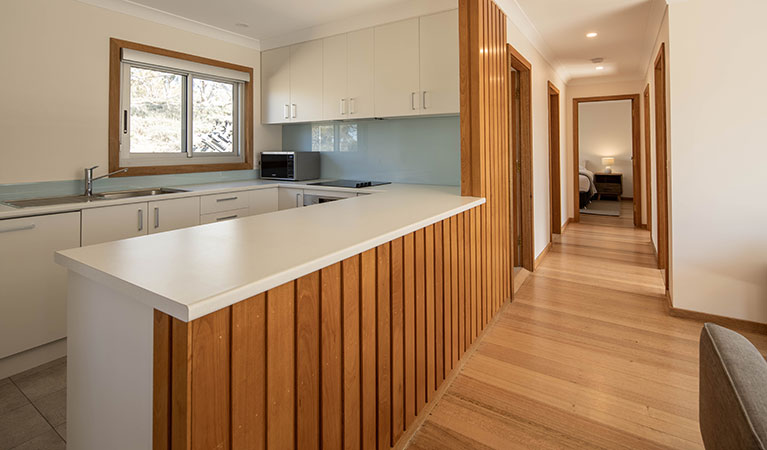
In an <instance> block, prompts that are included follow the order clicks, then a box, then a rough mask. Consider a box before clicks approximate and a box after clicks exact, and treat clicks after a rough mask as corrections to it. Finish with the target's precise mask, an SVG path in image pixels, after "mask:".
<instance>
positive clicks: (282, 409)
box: [266, 282, 295, 449]
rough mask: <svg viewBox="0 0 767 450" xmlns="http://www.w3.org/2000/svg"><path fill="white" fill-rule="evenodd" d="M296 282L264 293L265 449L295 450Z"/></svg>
mask: <svg viewBox="0 0 767 450" xmlns="http://www.w3.org/2000/svg"><path fill="white" fill-rule="evenodd" d="M294 298H295V282H289V283H286V284H283V285H282V286H279V287H276V288H274V289H271V290H270V291H268V292H267V294H266V381H267V383H266V396H267V411H266V447H267V448H270V449H272V448H280V449H291V448H294V447H295V433H294V431H295V328H294V324H295V305H294Z"/></svg>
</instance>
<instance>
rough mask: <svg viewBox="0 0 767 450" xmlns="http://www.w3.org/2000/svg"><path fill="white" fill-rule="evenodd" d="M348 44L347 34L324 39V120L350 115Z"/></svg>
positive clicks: (343, 117)
mask: <svg viewBox="0 0 767 450" xmlns="http://www.w3.org/2000/svg"><path fill="white" fill-rule="evenodd" d="M347 55H348V46H347V39H346V34H340V35H338V36H333V37H329V38H326V39H323V40H322V79H323V80H324V83H323V86H322V89H323V90H322V118H323V119H324V120H336V119H346V118H347V117H349V99H348V96H347V95H346V93H347V86H348V73H347V72H348V71H347V66H348V60H347Z"/></svg>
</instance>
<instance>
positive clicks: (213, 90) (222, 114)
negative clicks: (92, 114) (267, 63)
mask: <svg viewBox="0 0 767 450" xmlns="http://www.w3.org/2000/svg"><path fill="white" fill-rule="evenodd" d="M111 43H112V58H111V63H110V64H111V66H110V71H111V73H112V76H111V77H110V90H112V89H116V90H117V91H118V92H119V95H117V96H115V95H114V93H112V95H110V110H112V111H114V110H117V114H112V115H110V121H114V122H116V123H114V122H113V123H111V124H110V125H111V126H110V170H116V169H118V168H128V174H129V175H146V174H159V173H180V172H201V171H212V170H216V171H217V170H238V169H252V168H253V163H252V146H251V142H252V138H251V136H249V135H248V133H252V127H251V126H248V123H249V121H250V120H252V119H251V117H252V109H253V107H252V106H253V103H252V101H253V100H252V99H253V95H252V85H251V77H252V73H253V71H252V69H250V68H247V67H242V66H235V65H232V64H228V63H221V62H219V61H212V60H208V59H204V58H198V57H194V56H190V55H186V54H181V53H176V52H171V51H166V50H162V49H156V48H154V47H146V46H143V45H140V44H133V43H128V42H124V41H118V40H116V39H112V42H111ZM115 66H116V67H115ZM115 71H116V72H117V76H115V73H114V72H115ZM115 84H117V86H115ZM115 97H117V98H119V102H117V104H116V105H115V104H114V103H115ZM115 116H116V119H115ZM115 130H116V133H115Z"/></svg>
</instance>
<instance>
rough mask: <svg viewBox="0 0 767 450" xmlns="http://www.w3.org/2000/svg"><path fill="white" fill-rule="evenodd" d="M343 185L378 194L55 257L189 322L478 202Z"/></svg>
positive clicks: (445, 190)
mask: <svg viewBox="0 0 767 450" xmlns="http://www.w3.org/2000/svg"><path fill="white" fill-rule="evenodd" d="M275 185H280V186H285V185H286V184H285V183H275V182H267V181H265V180H264V181H259V180H255V181H244V182H232V183H223V184H217V185H214V186H211V185H201V186H199V187H194V188H193V189H195V190H192V189H190V187H185V188H186V189H190V192H188V193H182V194H169V195H168V197H171V196H172V197H179V196H184V195H200V192H201V191H205V193H208V191H210V193H215V192H218V191H232V190H235V189H240V188H241V189H243V190H249V189H254V188H258V187H259V186H263V187H269V186H275ZM289 185H290V186H291V187H296V188H305V189H322V187H319V186H307V185H305V184H298V183H291V184H289ZM211 188H212V189H211ZM326 189H328V188H326ZM329 189H331V190H339V188H329ZM351 191H358V192H371V193H372V192H376V193H375V194H374V195H365V196H360V197H354V198H349V199H345V200H342V201H336V202H331V203H324V204H319V205H313V206H309V207H303V208H295V209H289V210H284V211H278V212H273V213H268V214H261V215H257V216H250V217H244V218H241V219H236V220H232V221H228V222H221V223H212V224H208V225H200V226H196V227H192V228H185V229H181V230H175V231H169V232H165V233H160V234H155V235H148V236H141V237H137V238H132V239H126V240H122V241H116V242H108V243H104V244H99V245H93V246H89V247H83V248H75V249H71V250H65V251H61V252H58V253H56V257H55V258H56V262H58V263H59V264H61V265H63V266H66V267H67V268H69V269H70V270H73V271H75V272H77V273H79V274H81V275H83V276H85V277H88V278H90V279H92V280H95V281H96V282H99V283H102V284H104V285H107V286H109V287H110V288H112V289H115V290H118V291H120V292H122V293H124V294H126V295H129V296H131V297H133V298H135V299H137V300H138V301H141V302H143V303H146V304H148V305H150V306H152V307H153V308H156V309H159V310H161V311H163V312H165V313H167V314H170V315H172V316H173V317H176V318H178V319H180V320H183V321H190V320H194V319H196V318H198V317H202V316H204V315H206V314H209V313H211V312H214V311H217V310H219V309H221V308H225V307H227V306H229V305H232V304H234V303H237V302H239V301H241V300H244V299H247V298H249V297H251V296H253V295H256V294H259V293H261V292H265V291H267V290H269V289H271V288H273V287H276V286H279V285H281V284H283V283H286V282H288V281H291V280H294V279H296V278H299V277H301V276H303V275H306V274H308V273H311V272H314V271H316V270H319V269H321V268H323V267H326V266H328V265H331V264H334V263H336V262H338V261H341V260H343V259H345V258H348V257H350V256H353V255H355V254H358V253H361V252H363V251H365V250H368V249H371V248H374V247H376V246H378V245H380V244H383V243H385V242H388V241H390V240H392V239H396V238H397V237H400V236H404V235H406V234H408V233H410V232H412V231H415V230H417V229H420V228H423V227H425V226H427V225H430V224H432V223H436V222H438V221H440V220H442V219H444V218H446V217H450V216H453V215H455V214H458V213H459V212H462V211H465V210H468V209H471V208H474V207H476V206H478V205H480V204H482V203H484V202H485V199H482V198H475V197H461V196H460V190H459V188H457V187H443V186H424V185H403V184H390V185H384V186H376V187H374V188H365V189H351ZM158 197H159V196H158ZM155 198H156V197H152V199H155ZM135 201H136V200H135V199H133V202H135ZM122 203H130V202H122ZM98 205H101V206H106V205H107V203H106V201H101V202H98ZM98 205H97V206H98ZM29 209H32V208H26V210H29ZM78 209H83V208H82V205H79V207H78V208H75V210H78ZM70 210H71V209H70ZM2 214H3V213H2V212H0V217H1V215H2Z"/></svg>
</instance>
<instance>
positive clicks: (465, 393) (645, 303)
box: [409, 202, 767, 449]
mask: <svg viewBox="0 0 767 450" xmlns="http://www.w3.org/2000/svg"><path fill="white" fill-rule="evenodd" d="M627 204H628V205H629V208H630V205H631V204H630V203H628V202H627ZM630 214H631V212H630V209H629V212H628V221H627V222H626V217H623V218H609V217H595V216H590V217H588V218H586V217H585V216H581V217H582V218H583V219H584V220H582V223H573V224H571V225H570V226H568V227H567V229H566V231H565V234H564V235H563V236H562V239H561V243H557V244H555V245H554V246H553V248H552V250H551V251H550V252H549V254H548V256H547V257H546V259H545V260H544V261H543V263H542V264H541V266H540V267H539V268H538V270H537V271H536V272H535V273H534V274H532V275H531V276H530V277H528V279H527V280H526V281H525V283H524V285H523V286H522V287H521V288H520V290H519V292H518V293H517V294H516V296H515V298H514V302H513V303H511V304H508V305H506V307H505V308H504V309H503V310H502V311H501V312H500V313H499V317H498V320H497V321H496V322H495V323H494V324H493V325H492V327H491V328H489V329H488V331H487V332H486V333H485V335H484V336H483V338H482V339H481V340H480V341H479V342H478V344H477V347H476V351H474V352H473V353H471V354H470V356H468V358H469V359H468V360H467V362H466V364H465V365H464V367H463V368H462V370H461V372H460V373H459V374H458V376H457V377H456V378H455V380H454V381H453V383H452V384H451V385H450V386H449V388H448V389H447V391H446V392H445V394H444V396H443V397H442V398H441V399H440V400H439V403H438V404H437V405H436V406H435V407H434V409H433V410H432V411H431V414H430V416H429V417H428V418H427V419H426V421H425V422H424V424H423V425H422V427H421V428H420V429H419V430H418V432H417V433H416V434H415V435H414V436H413V438H412V440H411V441H410V444H409V448H411V449H454V448H472V449H482V448H498V449H513V448H520V449H533V448H534V449H547V448H588V449H596V448H605V449H613V448H631V449H654V448H667V449H688V448H696V449H697V448H702V442H701V438H700V432H699V429H698V411H697V404H698V403H697V401H698V336H699V333H700V329H701V325H702V324H701V323H700V322H695V321H691V320H686V319H679V318H674V317H670V316H668V315H667V313H666V311H665V307H664V301H665V300H664V297H663V293H664V288H663V285H662V279H661V275H660V272H659V271H658V270H657V269H655V258H654V256H653V250H652V247H651V244H650V242H649V235H648V232H647V231H642V230H636V229H634V228H633V227H632V226H631V225H630V223H631V216H630ZM621 219H623V220H621ZM626 223H628V226H626ZM747 337H748V338H749V339H751V341H752V342H754V343H755V344H756V345H757V347H759V349H760V350H761V351H762V352H763V353H764V351H765V349H767V338H766V337H765V336H761V335H751V334H749V335H747Z"/></svg>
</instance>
